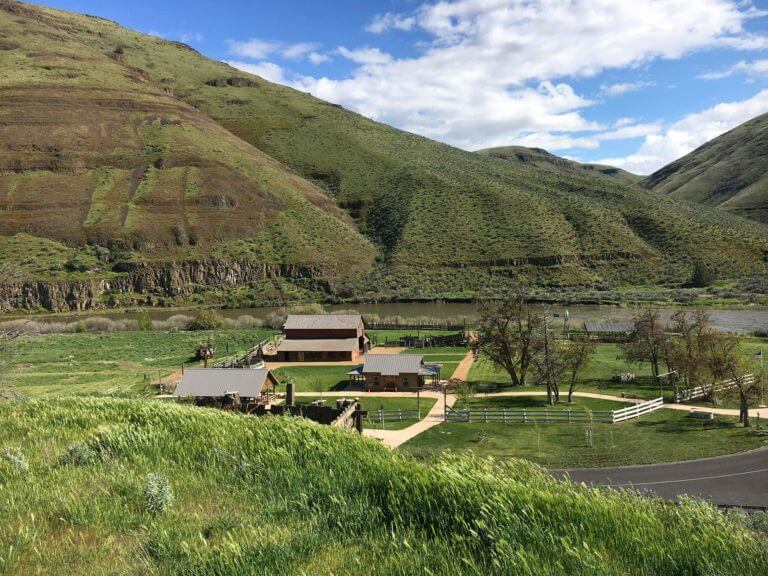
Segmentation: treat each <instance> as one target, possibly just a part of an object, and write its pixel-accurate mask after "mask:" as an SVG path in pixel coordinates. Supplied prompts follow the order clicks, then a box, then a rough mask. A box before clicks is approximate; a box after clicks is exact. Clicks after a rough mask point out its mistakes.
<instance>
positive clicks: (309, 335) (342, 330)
mask: <svg viewBox="0 0 768 576" xmlns="http://www.w3.org/2000/svg"><path fill="white" fill-rule="evenodd" d="M283 332H284V335H285V336H284V338H283V340H282V342H280V344H279V345H278V347H277V360H278V361H279V362H321V361H326V362H340V361H353V360H356V359H357V358H359V357H360V356H361V355H363V354H365V353H366V352H367V351H368V350H369V349H370V346H371V345H370V340H369V339H368V337H367V336H366V335H365V322H363V317H362V316H361V315H360V314H290V315H289V316H288V318H287V320H286V321H285V325H284V327H283Z"/></svg>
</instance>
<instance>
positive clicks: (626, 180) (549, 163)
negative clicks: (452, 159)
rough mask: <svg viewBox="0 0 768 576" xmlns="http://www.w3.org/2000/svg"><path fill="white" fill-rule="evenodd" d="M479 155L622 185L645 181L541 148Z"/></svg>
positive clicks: (506, 148) (502, 148) (504, 148)
mask: <svg viewBox="0 0 768 576" xmlns="http://www.w3.org/2000/svg"><path fill="white" fill-rule="evenodd" d="M477 153H478V154H483V155H485V156H491V157H492V158H500V159H502V160H508V161H510V162H519V163H522V164H528V165H531V166H536V167H537V168H541V169H543V170H552V171H556V172H563V173H565V174H572V175H576V176H583V175H589V176H598V177H606V178H609V179H611V180H615V181H616V182H620V183H621V184H636V183H637V182H639V181H640V180H642V179H643V177H642V176H638V175H637V174H632V173H631V172H627V171H626V170H622V169H621V168H615V167H613V166H605V165H603V164H583V163H581V162H575V161H574V160H568V159H567V158H561V157H560V156H555V155H554V154H550V153H549V152H547V151H546V150H542V149H541V148H526V147H525V146H500V147H498V148H485V149H484V150H478V152H477Z"/></svg>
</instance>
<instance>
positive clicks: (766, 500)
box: [550, 448, 768, 506]
mask: <svg viewBox="0 0 768 576" xmlns="http://www.w3.org/2000/svg"><path fill="white" fill-rule="evenodd" d="M550 473H551V474H552V475H553V476H555V477H557V478H565V477H568V478H570V479H571V480H572V481H574V482H584V483H585V484H589V485H593V486H595V485H599V486H610V487H612V488H616V489H621V488H634V489H637V490H639V491H641V492H644V493H647V494H649V495H653V496H658V497H660V498H665V499H667V500H677V499H678V498H679V497H680V496H683V495H689V496H696V497H699V498H703V499H705V500H709V501H711V502H712V503H714V504H719V505H722V506H768V448H761V449H759V450H753V451H751V452H744V453H741V454H732V455H730V456H718V457H715V458H703V459H700V460H688V461H685V462H675V463H672V464H652V465H649V466H627V467H624V468H580V469H574V470H550Z"/></svg>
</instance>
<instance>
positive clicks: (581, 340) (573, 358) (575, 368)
mask: <svg viewBox="0 0 768 576" xmlns="http://www.w3.org/2000/svg"><path fill="white" fill-rule="evenodd" d="M596 349H597V344H596V343H595V341H594V340H591V339H590V338H587V337H586V336H580V337H578V338H574V339H573V340H571V341H570V342H568V343H567V344H566V345H565V347H564V350H563V352H562V354H563V357H562V363H563V372H564V374H565V376H566V377H567V379H568V402H573V392H574V390H575V389H576V385H577V384H578V383H579V380H580V376H581V373H582V371H583V370H584V369H585V368H586V367H587V366H588V365H589V362H590V361H591V360H592V356H593V355H594V353H595V350H596Z"/></svg>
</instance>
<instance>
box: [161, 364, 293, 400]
mask: <svg viewBox="0 0 768 576" xmlns="http://www.w3.org/2000/svg"><path fill="white" fill-rule="evenodd" d="M278 384H279V382H278V380H277V378H275V376H274V374H272V372H271V371H270V370H268V369H267V368H254V369H249V368H191V369H188V370H186V371H185V372H184V375H183V376H182V377H181V382H179V385H178V386H176V390H175V392H174V393H173V395H174V396H177V397H181V398H184V397H186V398H189V397H192V398H196V399H197V401H198V404H216V403H221V405H222V406H225V405H231V406H238V405H241V404H245V405H248V404H258V403H261V402H264V401H266V399H267V398H268V394H269V389H270V388H272V389H273V390H274V387H275V386H277V385H278Z"/></svg>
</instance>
